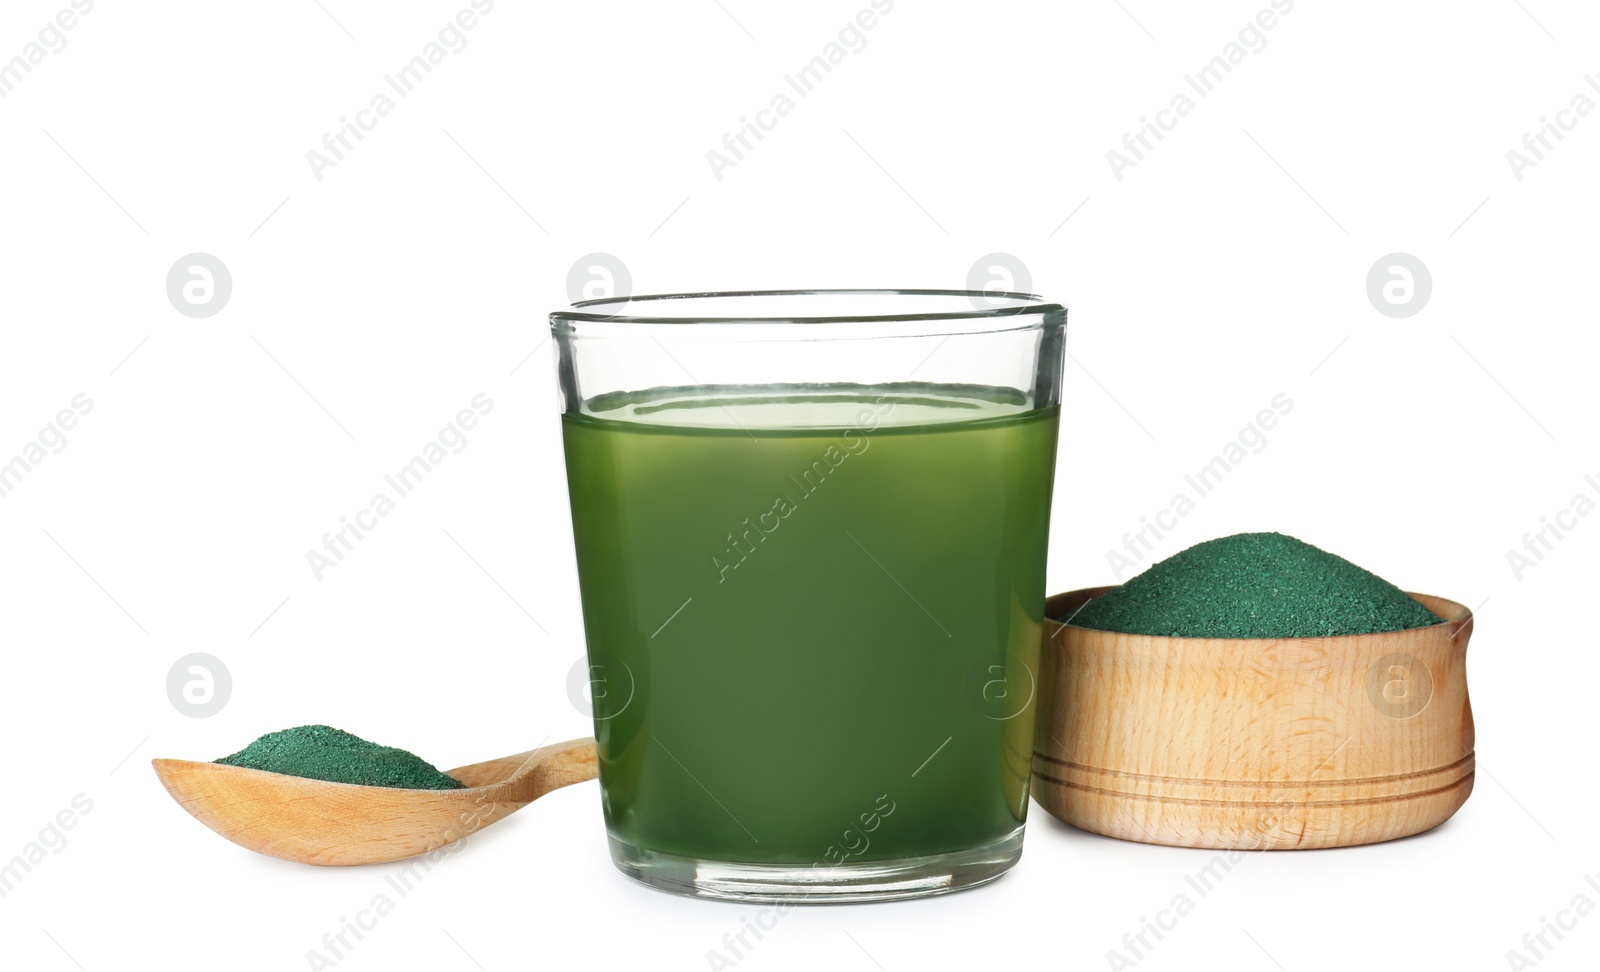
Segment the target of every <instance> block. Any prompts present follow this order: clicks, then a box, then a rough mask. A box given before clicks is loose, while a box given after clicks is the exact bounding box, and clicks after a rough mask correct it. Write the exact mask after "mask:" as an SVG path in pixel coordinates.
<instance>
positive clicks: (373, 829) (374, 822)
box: [150, 739, 597, 865]
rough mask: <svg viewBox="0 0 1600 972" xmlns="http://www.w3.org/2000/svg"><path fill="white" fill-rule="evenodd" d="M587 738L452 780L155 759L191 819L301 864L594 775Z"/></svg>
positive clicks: (396, 848) (420, 837) (446, 833)
mask: <svg viewBox="0 0 1600 972" xmlns="http://www.w3.org/2000/svg"><path fill="white" fill-rule="evenodd" d="M595 760H596V757H595V749H594V740H593V739H571V740H568V741H567V742H560V743H552V744H550V745H548V746H542V747H540V748H539V749H534V750H530V751H528V752H526V753H518V754H517V755H515V756H506V757H503V758H501V759H491V760H489V761H488V762H485V763H473V764H472V765H471V766H462V767H460V768H459V769H453V770H450V772H449V775H451V776H453V777H455V778H456V779H458V780H460V781H461V782H463V783H465V784H466V788H465V789H460V790H409V789H400V788H398V787H389V786H355V785H353V784H350V783H329V782H326V781H324V780H307V779H303V778H301V777H298V776H285V775H283V774H281V773H268V772H266V771H264V770H254V769H246V768H244V767H242V766H227V765H224V764H221V763H195V762H190V761H189V760H184V759H155V760H151V761H150V762H151V765H153V766H154V767H155V770H156V775H157V776H159V777H160V778H161V782H162V784H163V785H164V786H166V788H167V792H168V793H170V794H172V798H173V799H174V800H177V801H178V805H179V806H181V807H183V808H184V809H185V810H187V811H189V812H190V813H191V814H193V815H194V817H195V819H196V820H199V821H200V822H201V823H203V824H205V825H206V826H207V827H210V828H211V829H212V830H215V831H216V832H217V833H219V834H221V835H222V836H224V837H226V838H228V839H229V840H231V841H233V842H234V843H235V844H238V845H239V846H240V847H243V848H246V849H247V850H253V851H256V852H257V853H260V854H268V855H271V856H272V857H281V858H283V859H284V860H286V861H298V862H300V863H302V864H324V865H345V864H381V863H383V862H385V861H397V860H400V859H401V858H404V857H413V856H415V855H417V854H422V853H426V852H427V851H431V850H435V849H437V848H440V847H443V846H444V845H446V844H450V843H453V842H455V841H457V840H460V839H462V838H463V837H466V836H468V835H470V834H474V833H476V832H478V831H479V830H482V829H483V828H484V827H487V826H489V825H490V824H492V823H494V822H495V821H496V820H499V819H500V818H502V817H504V816H506V815H507V814H510V813H514V812H515V811H517V810H521V809H522V808H523V807H525V806H527V805H528V804H530V803H532V802H533V801H534V800H537V799H538V798H539V797H542V796H544V795H545V794H546V793H549V792H550V791H551V790H554V789H558V788H560V787H563V786H568V785H570V784H573V783H582V782H583V781H584V780H592V779H594V778H595V776H596V773H597V770H596V765H595Z"/></svg>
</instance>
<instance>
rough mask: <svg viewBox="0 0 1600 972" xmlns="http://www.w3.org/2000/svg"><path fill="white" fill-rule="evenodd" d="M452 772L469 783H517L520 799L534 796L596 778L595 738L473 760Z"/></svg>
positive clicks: (454, 775)
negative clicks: (475, 761)
mask: <svg viewBox="0 0 1600 972" xmlns="http://www.w3.org/2000/svg"><path fill="white" fill-rule="evenodd" d="M449 773H450V775H451V776H453V777H455V778H456V779H458V780H460V781H461V782H463V783H465V784H466V785H467V786H487V785H490V784H493V783H500V782H502V781H503V782H505V783H507V784H513V783H515V784H516V786H515V788H516V789H517V790H518V791H519V792H518V794H517V797H518V798H519V799H522V800H535V799H538V798H539V797H541V796H543V795H545V794H546V793H549V792H550V791H551V790H555V789H559V788H561V787H563V786H570V785H571V784H573V783H582V782H584V781H585V780H592V779H594V778H595V777H596V776H597V775H598V774H599V767H598V756H597V754H596V753H595V748H594V740H593V739H590V738H588V737H584V738H582V739H568V740H567V741H566V742H558V743H550V744H549V745H546V746H540V747H539V748H538V749H530V750H528V751H527V752H525V753H517V754H516V755H514V756H502V757H500V758H499V759H491V760H486V761H484V762H482V763H472V764H471V765H468V766H461V767H457V768H456V769H453V770H450V771H449Z"/></svg>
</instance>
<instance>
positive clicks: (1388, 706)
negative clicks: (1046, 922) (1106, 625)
mask: <svg viewBox="0 0 1600 972" xmlns="http://www.w3.org/2000/svg"><path fill="white" fill-rule="evenodd" d="M1111 589H1112V588H1110V587H1097V588H1090V589H1087V590H1081V591H1073V592H1072V593H1070V594H1061V595H1058V596H1056V597H1053V598H1051V599H1050V600H1049V602H1048V604H1047V606H1046V609H1045V617H1046V618H1047V619H1055V620H1054V621H1051V620H1046V622H1045V642H1044V650H1043V653H1042V657H1041V661H1040V674H1039V685H1040V709H1039V718H1038V724H1037V729H1036V731H1035V738H1034V754H1033V779H1034V784H1033V797H1034V799H1035V800H1036V801H1038V803H1039V805H1040V806H1042V807H1044V808H1045V809H1046V810H1048V811H1049V812H1050V813H1052V814H1054V815H1055V816H1056V817H1059V818H1060V819H1061V820H1063V821H1065V822H1067V823H1069V824H1071V825H1072V826H1074V827H1080V828H1082V829H1084V830H1089V831H1093V832H1094V833H1097V834H1105V835H1106V836H1108V837H1120V838H1123V839H1124V840H1137V841H1143V842H1145V843H1151V844H1169V845H1174V846H1179V847H1212V848H1224V849H1238V850H1290V849H1301V848H1313V847H1345V846H1349V845H1352V844H1370V843H1374V842H1377V841H1382V840H1393V839H1395V838H1397V837H1406V836H1409V835H1411V834H1416V833H1421V832H1422V831H1424V830H1429V829H1431V828H1433V827H1437V826H1438V825H1439V824H1441V823H1443V822H1444V821H1446V820H1448V819H1449V818H1450V816H1451V814H1453V813H1455V812H1456V810H1457V809H1459V808H1460V807H1461V805H1462V804H1463V803H1465V802H1466V799H1467V796H1468V795H1469V794H1470V793H1471V792H1472V778H1473V765H1474V760H1473V742H1474V740H1473V727H1472V706H1471V704H1470V702H1469V701H1468V699H1467V670H1466V654H1467V638H1468V637H1469V636H1470V635H1471V633H1472V612H1471V611H1469V610H1468V609H1467V608H1465V607H1462V606H1461V605H1460V604H1457V603H1455V602H1454V601H1447V600H1445V599H1444V598H1439V597H1429V596H1427V595H1425V594H1413V595H1412V597H1415V598H1416V599H1417V600H1419V601H1421V602H1422V603H1423V604H1425V605H1427V607H1428V608H1429V609H1430V610H1432V611H1433V612H1434V613H1435V614H1438V615H1439V616H1440V617H1443V618H1447V619H1449V620H1447V621H1443V622H1441V623H1439V624H1436V625H1433V626H1431V627H1427V628H1414V629H1411V630H1409V631H1390V632H1384V633H1380V634H1370V635H1344V636H1340V637H1329V638H1286V639H1267V638H1258V639H1230V638H1166V637H1157V636H1150V635H1130V634H1120V633H1117V632H1111V631H1097V630H1093V629H1090V628H1080V627H1078V626H1076V625H1073V624H1070V623H1067V624H1063V623H1062V621H1063V620H1064V619H1067V618H1069V617H1071V615H1072V614H1073V613H1074V612H1075V611H1076V610H1077V609H1078V608H1079V607H1081V606H1082V605H1083V604H1085V603H1086V602H1087V601H1089V600H1090V599H1091V598H1094V597H1096V596H1098V595H1100V594H1103V593H1105V592H1106V591H1109V590H1111Z"/></svg>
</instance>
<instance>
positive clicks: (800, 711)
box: [553, 291, 1064, 901]
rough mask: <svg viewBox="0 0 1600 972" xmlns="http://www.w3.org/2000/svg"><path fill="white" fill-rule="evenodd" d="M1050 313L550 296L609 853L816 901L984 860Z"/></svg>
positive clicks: (1013, 831)
mask: <svg viewBox="0 0 1600 972" xmlns="http://www.w3.org/2000/svg"><path fill="white" fill-rule="evenodd" d="M1063 319H1064V311H1062V310H1061V309H1060V308H1059V307H1056V306H1054V305H1048V304H1043V303H1041V302H1039V301H1038V300H1037V299H1036V298H1031V297H1027V296H1024V295H994V294H967V293H945V292H939V293H928V292H904V291H900V292H879V291H874V292H808V293H783V294H747V295H713V296H699V297H662V298H633V299H631V300H616V301H601V302H591V303H590V304H586V305H579V307H578V308H576V309H575V310H574V311H572V312H570V313H558V314H556V315H553V321H554V325H555V331H556V335H557V339H558V349H559V351H558V353H559V360H560V368H561V375H562V384H563V399H564V404H565V411H564V414H563V419H562V421H563V432H564V438H565V451H566V462H567V474H568V483H569V487H570V494H571V500H572V513H573V529H574V534H575V538H576V544H577V559H578V571H579V581H580V585H581V589H582V596H583V609H584V626H585V631H586V634H587V640H588V647H589V665H590V676H591V687H592V689H593V693H594V696H595V700H594V703H595V731H596V740H597V742H598V744H599V751H600V771H601V785H602V793H603V799H604V806H605V811H606V821H607V827H608V831H609V834H610V837H611V843H612V850H613V856H614V859H615V860H616V862H617V864H618V866H619V867H620V868H621V869H622V870H623V871H624V872H625V873H627V874H629V875H630V876H632V877H635V878H637V879H639V880H641V881H643V882H645V883H647V884H650V885H652V886H656V887H660V888H664V889H667V890H674V891H679V892H683V893H691V894H699V895H704V896H711V897H727V898H736V899H740V900H832V901H842V900H865V899H878V898H892V897H907V896H914V895H922V894H931V893H938V892H942V891H950V890H956V889H959V888H962V887H969V886H972V885H975V884H980V883H983V882H985V881H988V880H992V879H994V878H995V877H998V876H999V875H1000V874H1002V873H1003V872H1004V871H1005V870H1006V869H1007V868H1009V867H1010V866H1011V864H1013V863H1014V862H1015V860H1016V858H1017V856H1018V854H1019V853H1020V851H1021V841H1022V829H1023V821H1024V818H1025V815H1026V809H1027V799H1028V775H1029V766H1030V762H1031V749H1032V745H1031V744H1032V732H1033V696H1034V692H1035V689H1036V686H1035V683H1034V672H1035V671H1037V667H1038V666H1037V659H1038V652H1039V644H1040V637H1041V625H1042V619H1043V607H1044V594H1045V591H1044V566H1045V550H1046V538H1047V536H1048V527H1049V509H1050V493H1051V485H1052V480H1053V471H1054V465H1055V449H1056V438H1057V429H1058V425H1059V417H1058V411H1059V406H1058V388H1059V376H1060V363H1061V340H1062V328H1063ZM674 373H676V374H675V377H676V379H677V380H676V381H673V380H672V379H673V378H674ZM752 379H753V380H752Z"/></svg>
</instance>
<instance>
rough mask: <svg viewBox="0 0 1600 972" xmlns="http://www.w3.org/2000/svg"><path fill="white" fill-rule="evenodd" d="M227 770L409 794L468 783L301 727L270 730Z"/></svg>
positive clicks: (339, 734) (388, 750)
mask: <svg viewBox="0 0 1600 972" xmlns="http://www.w3.org/2000/svg"><path fill="white" fill-rule="evenodd" d="M217 762H219V763H225V764H227V765H228V766H243V767H245V768H247V769H258V770H266V771H267V772H269V773H283V774H285V775H288V776H300V777H304V778H306V779H308V780H327V781H328V782H330V783H355V784H358V785H360V786H393V787H401V788H404V789H409V790H458V789H461V788H462V787H463V786H464V785H465V784H463V783H462V782H461V781H460V780H457V779H455V778H454V777H451V776H447V775H445V774H444V773H441V772H439V770H438V769H436V768H435V767H434V765H433V764H432V763H430V762H428V761H427V760H425V759H423V758H421V757H420V756H414V755H412V754H411V753H408V752H406V751H405V750H403V749H395V748H393V747H391V746H380V745H378V744H377V743H371V742H367V741H366V740H365V739H362V738H361V737H360V736H352V735H351V734H350V733H348V732H344V731H343V730H340V729H335V728H333V727H331V726H297V727H295V728H293V729H284V730H281V731H279V732H269V733H267V734H266V735H265V736H262V737H261V738H260V739H257V740H256V741H255V742H253V743H251V744H250V745H248V746H246V747H245V748H243V749H241V750H239V751H238V752H236V753H234V754H233V755H232V756H224V757H223V758H221V759H219V760H217Z"/></svg>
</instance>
